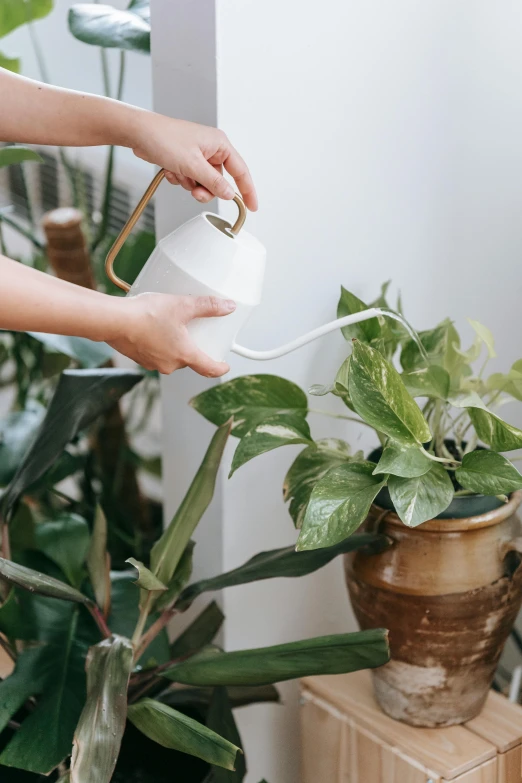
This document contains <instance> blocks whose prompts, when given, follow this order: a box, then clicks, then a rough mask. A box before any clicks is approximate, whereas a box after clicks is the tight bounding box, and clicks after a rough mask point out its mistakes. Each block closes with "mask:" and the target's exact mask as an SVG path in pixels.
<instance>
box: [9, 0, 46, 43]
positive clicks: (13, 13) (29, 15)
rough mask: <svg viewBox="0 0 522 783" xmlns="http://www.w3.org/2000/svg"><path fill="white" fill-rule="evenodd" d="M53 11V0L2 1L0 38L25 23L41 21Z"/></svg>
mask: <svg viewBox="0 0 522 783" xmlns="http://www.w3.org/2000/svg"><path fill="white" fill-rule="evenodd" d="M52 10H53V0H2V2H1V3H0V38H3V37H4V35H7V33H10V32H11V31H12V30H16V28H17V27H21V26H22V25H24V24H27V22H31V21H33V20H35V19H43V18H44V16H47V14H49V13H50V12H51V11H52Z"/></svg>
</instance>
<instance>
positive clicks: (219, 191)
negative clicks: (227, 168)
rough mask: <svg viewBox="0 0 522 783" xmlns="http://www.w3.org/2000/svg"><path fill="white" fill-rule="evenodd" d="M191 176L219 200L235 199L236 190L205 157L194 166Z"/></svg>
mask: <svg viewBox="0 0 522 783" xmlns="http://www.w3.org/2000/svg"><path fill="white" fill-rule="evenodd" d="M190 176H191V177H193V178H194V179H195V180H196V182H197V183H198V184H199V185H203V187H204V188H206V189H207V190H208V191H210V193H212V194H213V195H214V196H217V197H218V198H224V199H232V198H234V188H233V187H232V185H231V184H230V182H227V180H226V179H225V177H224V176H223V174H221V173H220V172H219V171H216V169H215V168H214V166H212V165H211V164H210V163H209V162H208V161H206V160H205V158H204V157H203V155H202V156H201V158H200V159H199V160H198V161H197V162H196V164H195V165H194V166H192V169H191V172H190Z"/></svg>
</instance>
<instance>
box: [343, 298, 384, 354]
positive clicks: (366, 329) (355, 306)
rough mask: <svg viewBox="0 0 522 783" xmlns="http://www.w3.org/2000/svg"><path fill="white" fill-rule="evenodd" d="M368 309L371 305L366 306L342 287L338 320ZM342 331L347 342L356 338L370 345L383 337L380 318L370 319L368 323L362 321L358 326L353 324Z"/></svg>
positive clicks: (344, 327)
mask: <svg viewBox="0 0 522 783" xmlns="http://www.w3.org/2000/svg"><path fill="white" fill-rule="evenodd" d="M368 309H369V305H366V304H364V302H363V301H361V300H360V299H359V298H358V297H357V296H355V294H352V293H351V292H350V291H347V290H346V288H343V286H341V297H340V299H339V303H338V305H337V318H344V316H346V315H354V314H355V313H361V312H362V311H363V310H368ZM341 331H342V333H343V335H344V337H345V339H346V340H353V339H354V338H355V339H357V340H361V341H362V342H368V343H369V342H371V341H372V340H375V339H376V338H377V337H380V336H381V327H380V324H379V319H378V318H369V319H368V320H367V321H361V322H360V323H358V324H352V326H343V328H342V329H341Z"/></svg>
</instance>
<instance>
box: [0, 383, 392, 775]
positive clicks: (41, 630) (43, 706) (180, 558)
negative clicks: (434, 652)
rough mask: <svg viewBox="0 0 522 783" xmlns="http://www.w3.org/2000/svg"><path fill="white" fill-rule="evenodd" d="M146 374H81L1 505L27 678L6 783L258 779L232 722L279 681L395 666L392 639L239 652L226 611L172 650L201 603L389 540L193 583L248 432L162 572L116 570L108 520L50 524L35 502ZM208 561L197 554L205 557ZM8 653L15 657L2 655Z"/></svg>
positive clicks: (10, 614)
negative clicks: (76, 447) (228, 641)
mask: <svg viewBox="0 0 522 783" xmlns="http://www.w3.org/2000/svg"><path fill="white" fill-rule="evenodd" d="M142 378H143V375H142V373H140V372H138V371H132V372H131V371H126V370H117V369H111V368H103V369H90V370H66V371H65V372H63V373H62V375H61V377H60V381H59V383H58V386H57V389H56V391H55V394H54V396H53V398H52V400H51V402H50V404H49V407H48V408H47V411H46V413H45V417H44V419H43V421H42V422H41V425H40V427H39V429H38V431H37V433H36V436H35V437H34V439H33V440H32V442H31V443H30V444H29V445H28V446H27V448H26V449H25V452H24V453H23V454H22V455H21V456H20V460H19V462H18V465H17V468H16V471H15V473H14V475H13V478H12V479H11V481H10V482H9V484H8V486H7V487H6V489H5V490H4V492H3V494H2V496H1V499H0V514H1V523H2V525H1V532H2V539H1V547H2V557H1V558H0V588H1V589H2V594H3V602H2V605H1V606H0V646H1V647H2V648H3V650H4V653H5V654H6V655H7V656H8V658H9V659H10V660H11V667H10V668H11V669H12V672H11V673H10V674H9V675H8V676H6V677H5V679H4V680H3V681H2V682H0V767H1V769H2V772H1V773H0V777H1V779H2V781H6V783H11V781H13V783H14V781H18V780H19V779H20V778H18V777H17V775H18V774H19V773H17V772H15V770H25V771H27V773H32V774H31V775H29V777H28V778H25V777H24V778H23V779H24V781H25V780H26V779H27V780H32V779H34V780H35V781H36V780H40V779H43V778H41V776H47V775H51V776H52V777H51V779H52V780H58V779H60V781H62V783H64V782H65V781H70V783H92V781H94V780H95V781H96V783H109V781H111V780H113V781H122V782H123V781H125V783H149V781H150V783H167V781H170V780H171V779H172V775H174V776H175V777H177V778H178V777H179V779H180V780H183V781H187V783H200V781H203V780H205V781H206V783H210V782H211V781H214V783H221V782H225V781H242V780H243V779H244V776H245V771H246V766H245V760H244V756H243V754H242V752H241V740H240V737H239V733H238V730H237V726H236V724H235V721H234V717H233V713H232V708H233V707H235V706H241V705H243V704H251V703H254V702H259V701H276V700H277V699H278V696H277V691H276V690H275V688H274V687H273V683H274V682H279V681H282V680H288V679H292V678H295V677H301V676H305V675H311V674H326V673H329V674H333V673H341V672H349V671H353V670H356V669H359V668H368V667H374V666H379V665H381V664H384V663H385V662H386V661H387V660H388V657H389V655H388V644H387V634H386V631H383V630H370V631H364V632H362V633H352V634H338V635H333V636H325V637H319V638H313V639H306V640H302V641H290V642H288V643H287V644H281V645H277V646H274V647H264V648H261V649H251V650H239V651H233V652H224V651H223V650H222V649H221V648H220V647H219V646H218V645H217V644H216V643H215V637H216V634H217V633H218V631H219V629H220V627H221V624H222V622H223V619H224V618H223V614H222V612H221V610H220V609H219V607H218V605H217V604H216V602H214V601H213V602H211V603H209V604H208V605H207V606H204V607H203V608H202V610H201V611H200V613H199V614H198V615H197V616H196V618H195V619H194V620H193V621H192V623H191V624H189V625H188V627H186V628H185V630H183V632H182V633H180V632H179V630H178V632H177V633H176V632H175V629H173V630H174V637H175V638H174V641H173V642H172V643H170V642H169V638H168V636H167V633H166V628H167V625H168V624H169V623H170V622H171V621H172V620H174V621H175V620H176V619H177V618H178V617H179V616H180V615H182V614H183V613H184V612H185V611H187V610H188V609H189V608H190V607H191V606H192V605H193V603H194V601H195V600H196V599H198V598H199V597H200V596H202V595H203V594H205V593H208V592H209V591H212V592H214V591H217V590H221V589H224V588H228V587H233V586H236V585H241V584H246V583H249V582H253V581H257V580H264V579H270V578H275V577H298V576H303V575H306V574H309V573H311V572H313V571H315V570H317V569H319V568H321V567H322V566H323V565H326V564H327V563H328V562H330V561H331V560H332V559H333V558H335V557H337V556H338V555H341V554H342V553H344V552H347V551H352V550H354V549H357V548H359V547H363V546H364V547H368V548H369V549H370V551H379V550H380V549H382V548H383V547H386V546H387V541H386V539H385V538H384V537H381V536H378V535H374V534H362V535H357V536H352V537H350V538H348V539H345V540H344V541H342V542H341V543H340V544H338V545H336V546H333V547H329V548H326V549H322V550H320V551H317V552H302V553H298V552H295V550H294V548H293V547H288V548H283V549H275V550H271V551H266V552H261V553H259V554H257V555H255V556H254V557H252V558H251V559H250V560H249V561H248V562H246V563H245V564H243V565H240V566H239V567H238V568H236V569H234V570H232V571H229V572H226V573H224V574H220V575H218V576H215V577H210V578H208V579H204V580H202V581H196V582H192V583H191V581H190V580H191V571H192V560H193V553H194V544H193V542H192V541H191V537H192V535H193V533H194V530H195V528H196V526H197V525H198V523H199V522H200V520H201V518H202V516H203V514H204V512H205V510H206V508H207V507H208V505H209V504H210V502H211V500H212V495H213V492H214V486H215V482H216V476H217V473H218V470H219V466H220V462H221V458H222V455H223V451H224V448H225V444H226V442H227V438H228V436H229V432H230V430H231V428H232V426H233V421H232V419H230V420H229V421H226V422H224V423H223V424H222V425H220V426H219V428H218V429H217V431H216V433H215V435H214V437H213V438H212V440H211V443H210V445H209V447H208V450H207V452H206V454H205V455H204V457H203V461H202V463H201V467H200V468H199V470H198V472H197V474H196V476H195V477H194V480H193V481H192V483H191V485H190V487H189V488H188V490H187V493H186V495H185V498H184V499H183V501H182V503H181V505H180V507H179V509H178V510H177V512H176V514H175V515H174V518H173V519H172V521H171V523H170V525H169V526H168V527H167V528H166V529H165V531H164V532H163V533H162V534H161V535H160V537H159V538H158V540H157V541H156V543H155V544H154V546H153V548H152V551H151V556H150V559H149V560H148V561H147V563H146V564H144V563H142V562H140V561H138V560H136V559H134V558H129V560H128V567H127V570H125V571H118V572H111V570H110V557H109V554H108V551H107V528H108V525H107V520H106V518H105V515H104V513H103V511H102V509H101V508H100V507H98V509H97V511H96V514H95V517H94V521H93V523H92V524H89V523H88V521H87V520H85V519H83V518H82V517H81V516H79V515H78V514H76V513H72V512H71V511H67V510H65V511H64V512H63V513H62V514H60V515H53V516H52V517H50V518H49V517H48V516H46V514H45V513H44V512H43V510H42V508H41V507H37V508H36V509H35V508H34V506H32V504H31V502H30V499H31V496H32V494H33V492H34V488H35V487H36V486H38V484H39V483H41V482H44V483H45V482H46V481H48V477H49V474H50V473H52V472H53V471H54V470H56V467H57V466H58V465H59V464H60V460H61V458H62V457H63V454H64V453H65V450H66V447H67V444H69V443H70V442H71V441H72V440H74V439H75V438H76V437H77V436H78V435H79V433H81V432H82V431H83V430H85V428H87V427H89V426H91V425H92V423H93V421H94V420H95V419H96V418H97V417H99V416H100V415H102V414H103V413H104V412H105V411H106V410H107V409H108V407H110V406H111V405H113V404H114V401H115V400H118V399H120V397H121V396H122V395H124V394H126V393H128V392H129V391H130V390H131V389H132V388H133V387H135V386H136V385H137V384H138V383H139V382H142ZM196 551H197V550H196ZM0 652H1V650H0Z"/></svg>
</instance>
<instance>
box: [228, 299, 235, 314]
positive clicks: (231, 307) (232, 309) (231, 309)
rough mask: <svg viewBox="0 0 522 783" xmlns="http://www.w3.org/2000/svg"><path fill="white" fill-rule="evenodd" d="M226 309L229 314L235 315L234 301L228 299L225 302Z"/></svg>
mask: <svg viewBox="0 0 522 783" xmlns="http://www.w3.org/2000/svg"><path fill="white" fill-rule="evenodd" d="M225 309H226V311H227V312H228V313H233V312H234V310H235V309H236V303H235V302H234V301H233V300H232V299H227V300H226V302H225Z"/></svg>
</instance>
